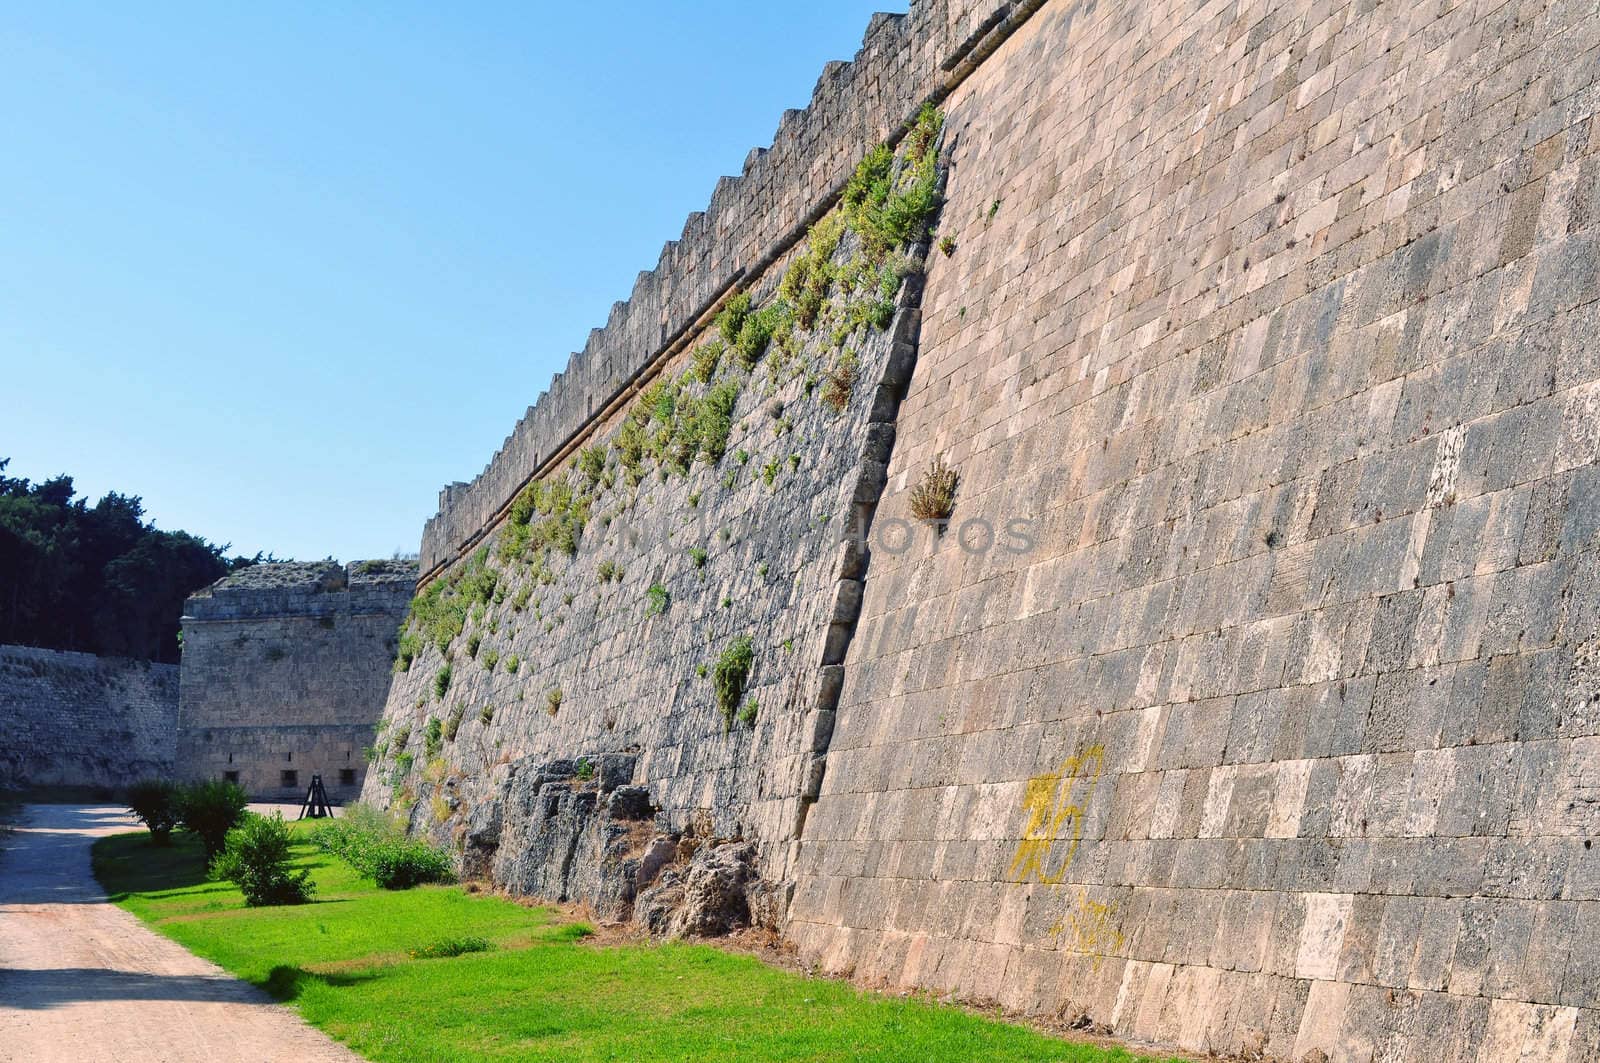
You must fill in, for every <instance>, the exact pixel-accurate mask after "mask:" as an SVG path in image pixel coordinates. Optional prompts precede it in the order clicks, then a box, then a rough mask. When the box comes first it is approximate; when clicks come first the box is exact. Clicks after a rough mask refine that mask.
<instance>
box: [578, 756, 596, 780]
mask: <svg viewBox="0 0 1600 1063" xmlns="http://www.w3.org/2000/svg"><path fill="white" fill-rule="evenodd" d="M593 778H594V765H593V764H591V763H590V762H589V758H588V757H579V758H578V779H579V780H580V781H582V782H588V781H589V780H590V779H593Z"/></svg>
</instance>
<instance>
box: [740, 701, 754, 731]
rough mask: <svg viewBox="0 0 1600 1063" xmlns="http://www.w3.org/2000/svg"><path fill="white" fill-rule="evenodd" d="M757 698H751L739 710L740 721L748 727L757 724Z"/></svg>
mask: <svg viewBox="0 0 1600 1063" xmlns="http://www.w3.org/2000/svg"><path fill="white" fill-rule="evenodd" d="M756 708H757V706H756V699H755V698H751V699H749V700H748V701H746V702H745V703H744V708H742V709H740V710H739V722H740V723H742V724H744V725H745V726H746V727H754V726H755V725H756Z"/></svg>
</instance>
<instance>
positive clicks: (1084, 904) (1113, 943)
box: [1050, 889, 1127, 971]
mask: <svg viewBox="0 0 1600 1063" xmlns="http://www.w3.org/2000/svg"><path fill="white" fill-rule="evenodd" d="M1117 910H1118V905H1117V902H1116V901H1104V902H1102V901H1091V900H1090V899H1089V891H1088V890H1083V889H1080V890H1079V891H1078V905H1077V907H1076V908H1075V909H1073V910H1072V911H1070V912H1068V913H1067V914H1066V916H1065V917H1064V918H1062V919H1061V920H1059V921H1057V923H1056V924H1055V926H1052V927H1051V928H1050V934H1051V936H1052V937H1060V936H1062V935H1064V934H1069V933H1070V935H1071V937H1070V942H1069V944H1068V946H1067V947H1068V948H1070V949H1072V950H1073V951H1074V952H1083V953H1088V955H1089V956H1090V957H1091V958H1092V960H1093V964H1094V969H1095V970H1097V971H1098V970H1099V969H1100V965H1101V964H1102V963H1104V962H1105V958H1106V956H1107V955H1109V954H1111V953H1115V952H1116V951H1118V950H1119V949H1121V948H1122V946H1123V943H1124V942H1126V941H1127V938H1125V937H1124V936H1123V934H1122V931H1121V930H1119V929H1117V926H1116V922H1115V920H1116V917H1117Z"/></svg>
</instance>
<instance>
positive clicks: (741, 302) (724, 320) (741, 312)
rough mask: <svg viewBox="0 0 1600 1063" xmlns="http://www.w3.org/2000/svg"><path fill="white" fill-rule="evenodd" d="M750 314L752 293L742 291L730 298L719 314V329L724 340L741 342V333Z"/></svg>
mask: <svg viewBox="0 0 1600 1063" xmlns="http://www.w3.org/2000/svg"><path fill="white" fill-rule="evenodd" d="M749 316H750V293H749V292H740V293H739V294H738V295H736V296H734V297H733V298H732V299H729V300H728V303H727V305H726V306H724V307H723V308H722V310H721V312H720V313H718V314H717V321H716V324H717V330H718V331H719V332H721V333H722V342H723V343H726V344H730V345H731V344H736V343H738V342H739V333H740V331H741V330H742V329H743V328H744V323H745V319H746V318H748V317H749Z"/></svg>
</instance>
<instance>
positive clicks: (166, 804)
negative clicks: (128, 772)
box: [128, 779, 182, 845]
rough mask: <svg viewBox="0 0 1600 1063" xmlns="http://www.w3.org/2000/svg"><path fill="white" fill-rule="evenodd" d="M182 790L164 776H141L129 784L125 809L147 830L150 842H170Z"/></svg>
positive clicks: (175, 823)
mask: <svg viewBox="0 0 1600 1063" xmlns="http://www.w3.org/2000/svg"><path fill="white" fill-rule="evenodd" d="M181 796H182V791H181V789H180V788H179V787H178V785H177V784H176V783H173V782H168V781H167V780H165V779H143V780H141V781H139V782H136V783H134V784H133V785H132V786H130V787H128V811H129V812H132V813H133V814H134V815H135V816H138V817H139V819H141V820H142V821H143V822H144V825H145V827H146V828H148V829H149V831H150V844H151V845H171V844H172V829H173V828H174V827H176V826H177V825H178V820H179V819H180V815H179V811H180V807H179V799H180V797H181Z"/></svg>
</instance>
